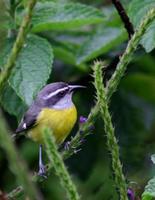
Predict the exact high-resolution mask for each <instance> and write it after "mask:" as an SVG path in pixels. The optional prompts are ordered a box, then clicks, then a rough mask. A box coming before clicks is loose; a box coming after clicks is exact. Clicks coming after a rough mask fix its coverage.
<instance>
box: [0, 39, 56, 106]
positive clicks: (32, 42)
mask: <svg viewBox="0 0 155 200" xmlns="http://www.w3.org/2000/svg"><path fill="white" fill-rule="evenodd" d="M9 46H10V44H9ZM6 49H7V50H9V48H8V46H7V48H6ZM6 49H5V53H6ZM2 55H4V54H2ZM5 55H6V54H5ZM5 57H6V56H5ZM5 57H4V56H3V57H2V56H1V58H0V64H3V63H4V62H5V61H4V60H5V59H2V58H5ZM52 62H53V52H52V48H51V45H50V44H49V43H48V42H47V40H45V39H43V38H41V37H38V36H35V35H30V36H29V37H28V38H27V40H26V43H25V45H24V47H23V49H22V50H21V52H20V54H19V56H18V58H17V61H16V65H15V67H14V68H13V71H12V73H11V76H10V78H9V83H10V85H11V87H12V88H13V89H14V91H15V92H16V93H17V95H18V96H19V97H20V98H21V99H22V100H23V102H24V103H25V104H26V105H30V104H31V103H32V101H33V98H34V97H35V96H36V94H37V93H38V91H39V90H40V89H41V88H42V87H43V86H44V85H45V84H46V82H47V80H48V78H49V75H50V73H51V70H52Z"/></svg>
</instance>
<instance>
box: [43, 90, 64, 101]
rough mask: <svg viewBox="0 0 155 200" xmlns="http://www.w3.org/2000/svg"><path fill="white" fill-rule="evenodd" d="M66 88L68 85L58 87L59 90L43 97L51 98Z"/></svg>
mask: <svg viewBox="0 0 155 200" xmlns="http://www.w3.org/2000/svg"><path fill="white" fill-rule="evenodd" d="M66 89H68V87H64V88H61V89H58V90H56V91H55V92H52V93H50V94H49V95H47V96H45V97H43V99H49V98H51V97H53V96H55V95H56V94H58V93H59V92H63V91H65V90H66Z"/></svg>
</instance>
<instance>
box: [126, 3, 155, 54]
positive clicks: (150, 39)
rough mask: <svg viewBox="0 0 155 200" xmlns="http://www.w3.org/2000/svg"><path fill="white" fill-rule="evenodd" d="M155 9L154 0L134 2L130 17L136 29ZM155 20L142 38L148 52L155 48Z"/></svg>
mask: <svg viewBox="0 0 155 200" xmlns="http://www.w3.org/2000/svg"><path fill="white" fill-rule="evenodd" d="M153 7H155V1H154V0H143V1H142V0H133V1H131V4H130V7H129V15H130V18H131V21H132V22H133V24H134V26H135V28H137V26H138V25H139V24H140V21H141V20H142V18H143V17H144V16H145V15H146V13H147V12H148V11H149V10H150V9H152V8H153ZM154 33H155V20H154V21H153V22H152V23H151V24H150V26H149V27H148V29H147V31H146V33H145V34H144V36H143V37H142V40H141V44H142V45H143V46H144V48H145V50H146V51H147V52H150V51H152V50H153V49H154V48H155V34H154Z"/></svg>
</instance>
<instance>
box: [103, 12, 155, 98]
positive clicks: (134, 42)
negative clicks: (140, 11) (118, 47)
mask: <svg viewBox="0 0 155 200" xmlns="http://www.w3.org/2000/svg"><path fill="white" fill-rule="evenodd" d="M154 18H155V8H153V9H151V10H150V11H149V12H148V13H147V15H146V16H145V17H144V19H143V20H142V21H141V23H140V25H139V27H138V29H137V30H136V31H135V33H134V35H133V36H132V38H131V40H130V41H129V43H128V45H127V47H126V50H125V52H124V54H123V55H122V57H121V58H120V61H119V63H118V65H117V67H116V70H115V72H114V74H113V75H112V77H111V79H110V80H109V82H108V85H107V88H106V95H107V99H108V101H109V100H110V98H111V96H112V94H113V93H114V92H115V91H116V89H117V87H118V84H119V83H120V80H121V78H122V77H123V75H124V73H125V71H126V68H127V65H128V63H129V62H130V61H131V59H132V56H133V53H134V52H135V50H136V49H137V47H138V44H139V42H140V40H141V38H142V36H143V35H144V33H145V31H146V29H147V28H148V25H149V24H150V23H151V22H152V21H153V19H154Z"/></svg>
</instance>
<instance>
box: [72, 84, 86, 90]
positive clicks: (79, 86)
mask: <svg viewBox="0 0 155 200" xmlns="http://www.w3.org/2000/svg"><path fill="white" fill-rule="evenodd" d="M69 88H70V91H74V90H76V89H80V88H86V87H85V86H83V85H69Z"/></svg>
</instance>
